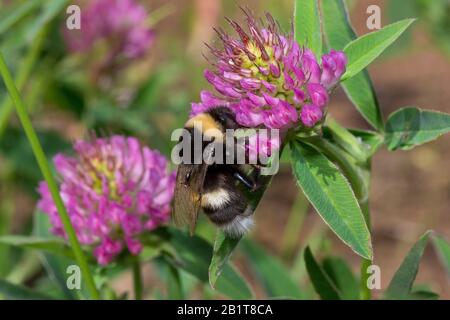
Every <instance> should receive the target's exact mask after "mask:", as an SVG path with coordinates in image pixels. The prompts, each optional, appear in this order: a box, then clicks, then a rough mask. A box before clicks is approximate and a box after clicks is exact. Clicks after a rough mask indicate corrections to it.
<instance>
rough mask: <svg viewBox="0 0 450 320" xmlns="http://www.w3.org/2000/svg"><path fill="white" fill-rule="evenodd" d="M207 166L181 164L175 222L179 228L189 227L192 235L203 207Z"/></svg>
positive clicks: (176, 190)
mask: <svg viewBox="0 0 450 320" xmlns="http://www.w3.org/2000/svg"><path fill="white" fill-rule="evenodd" d="M207 169H208V165H207V164H180V165H179V166H178V171H177V182H176V187H175V198H174V211H173V214H172V216H173V220H174V222H175V224H176V225H177V226H183V225H186V224H187V225H189V230H190V232H191V234H192V233H193V232H194V229H195V225H196V223H197V217H198V213H199V211H200V206H201V195H202V188H203V182H204V181H205V176H206V171H207Z"/></svg>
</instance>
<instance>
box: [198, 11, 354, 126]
mask: <svg viewBox="0 0 450 320" xmlns="http://www.w3.org/2000/svg"><path fill="white" fill-rule="evenodd" d="M243 11H244V14H245V20H246V27H243V26H241V25H239V24H238V23H237V22H235V21H233V20H231V19H227V21H228V22H229V23H230V25H231V26H232V27H233V29H234V30H235V31H236V33H237V37H232V36H231V35H229V34H227V33H226V32H225V31H223V30H221V29H216V32H217V34H218V36H219V39H220V41H221V42H222V48H214V47H212V46H208V47H209V48H210V50H211V53H212V55H213V56H214V60H212V61H211V64H212V66H213V69H212V70H206V71H205V73H204V75H205V78H206V79H207V80H208V82H209V83H210V84H211V85H212V86H213V87H214V89H215V91H216V93H212V92H209V91H203V92H202V94H201V102H200V103H193V104H192V112H191V114H192V115H195V114H197V113H200V112H203V111H205V110H207V109H209V108H213V107H216V106H218V105H221V106H227V107H229V108H230V109H231V110H233V111H234V113H235V114H236V119H237V121H238V122H239V123H240V124H241V125H242V126H246V127H267V128H275V129H282V130H285V129H289V128H291V127H297V126H299V125H300V126H304V127H312V126H314V125H315V124H316V123H318V122H319V121H320V120H321V119H320V118H319V119H316V118H317V115H318V114H319V112H317V110H316V111H315V112H314V117H312V118H309V120H310V121H308V123H304V122H303V121H302V117H301V115H302V111H301V110H302V108H303V106H305V105H311V104H312V105H315V106H317V107H318V108H320V111H321V112H320V114H321V115H324V114H325V112H324V109H325V108H326V105H327V103H328V101H329V96H328V95H329V91H330V90H331V89H332V88H333V87H334V86H335V85H336V84H337V83H338V82H339V80H340V78H341V76H342V75H343V74H344V72H345V67H346V64H347V59H346V57H345V54H344V53H343V52H338V51H334V50H332V51H331V52H330V53H329V54H325V55H323V56H322V59H321V62H322V65H320V64H319V62H318V60H317V58H316V56H315V55H314V54H313V52H312V51H311V50H310V49H308V48H303V47H300V46H299V44H298V43H297V42H296V41H295V40H294V38H293V33H292V32H290V33H288V34H283V33H281V32H280V31H279V28H278V24H277V23H276V21H275V20H274V19H273V17H272V16H271V15H270V14H266V19H265V22H261V23H260V22H258V21H257V20H256V19H255V18H254V17H253V16H252V14H251V13H250V12H249V11H248V10H243ZM303 113H304V114H305V113H309V112H303ZM311 120H317V121H315V123H313V124H312V123H311Z"/></svg>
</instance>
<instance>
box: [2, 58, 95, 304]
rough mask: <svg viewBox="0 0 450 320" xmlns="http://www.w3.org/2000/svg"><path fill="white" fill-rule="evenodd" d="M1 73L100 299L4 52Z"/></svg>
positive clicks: (91, 290)
mask: <svg viewBox="0 0 450 320" xmlns="http://www.w3.org/2000/svg"><path fill="white" fill-rule="evenodd" d="M0 73H1V75H2V77H3V81H4V82H5V85H6V88H7V90H8V93H9V95H10V96H11V99H12V101H13V103H14V105H15V106H16V111H17V114H18V116H19V119H20V122H21V123H22V126H23V129H24V131H25V134H26V135H27V138H28V141H29V143H30V145H31V148H32V150H33V153H34V156H35V157H36V160H37V163H38V165H39V168H40V169H41V172H42V175H43V176H44V179H45V181H46V182H47V184H48V188H49V190H50V193H51V195H52V198H53V201H54V202H55V205H56V208H57V209H58V215H59V217H60V219H61V222H62V224H63V226H64V231H65V232H66V234H67V237H68V239H69V242H70V245H71V247H72V250H73V253H74V255H75V259H76V261H77V263H78V265H79V267H80V269H81V272H82V274H83V277H84V280H85V282H86V284H87V287H88V290H89V293H90V295H91V297H92V298H93V299H99V298H100V295H99V293H98V290H97V288H96V286H95V282H94V278H93V277H92V275H91V272H90V271H89V266H88V263H87V259H86V257H85V255H84V253H83V250H82V249H81V245H80V242H79V241H78V238H77V236H76V234H75V230H74V228H73V226H72V223H71V222H70V218H69V215H68V214H67V211H66V208H65V207H64V203H63V201H62V199H61V195H60V194H59V190H58V186H57V184H56V181H55V179H54V178H53V175H52V173H51V171H50V165H49V164H48V161H47V158H46V156H45V153H44V150H43V149H42V146H41V144H40V142H39V139H38V136H37V134H36V131H35V130H34V128H33V125H32V124H31V120H30V118H29V116H28V114H27V111H26V108H25V105H24V103H23V101H22V98H21V97H20V94H19V91H18V90H17V87H16V85H15V84H14V81H13V79H12V76H11V73H10V72H9V69H8V67H7V65H6V63H5V60H4V58H3V54H1V53H0Z"/></svg>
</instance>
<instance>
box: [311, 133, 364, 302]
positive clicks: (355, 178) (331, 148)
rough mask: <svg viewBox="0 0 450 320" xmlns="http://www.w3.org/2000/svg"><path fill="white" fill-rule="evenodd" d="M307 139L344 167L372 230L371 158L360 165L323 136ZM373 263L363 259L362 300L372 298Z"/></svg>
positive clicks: (343, 169)
mask: <svg viewBox="0 0 450 320" xmlns="http://www.w3.org/2000/svg"><path fill="white" fill-rule="evenodd" d="M305 141H307V142H309V143H311V144H313V145H314V146H316V147H317V148H319V149H320V150H321V151H322V152H323V153H324V154H325V155H326V156H327V157H328V158H329V159H330V160H331V161H333V162H335V163H337V164H338V166H339V167H340V168H341V169H342V171H343V172H344V174H345V176H346V177H347V179H348V180H349V182H350V184H351V186H352V189H353V190H354V192H355V196H356V198H357V199H358V203H359V206H360V207H361V211H362V213H363V215H364V219H365V220H366V224H367V228H368V229H369V232H371V223H370V210H369V183H370V182H369V177H370V176H369V174H370V159H369V160H368V162H367V164H366V165H365V167H358V166H357V165H356V164H355V162H354V161H352V159H351V158H350V157H349V156H347V155H346V154H344V152H343V151H342V150H341V149H340V148H338V147H337V146H335V145H333V144H332V143H330V142H328V141H326V140H324V139H323V138H321V137H317V136H316V137H310V138H306V139H305ZM365 175H366V176H365ZM371 264H372V261H371V260H367V259H362V260H361V277H360V298H361V299H362V300H370V299H371V292H370V289H369V288H368V287H367V279H368V277H369V274H368V273H367V267H368V266H370V265H371Z"/></svg>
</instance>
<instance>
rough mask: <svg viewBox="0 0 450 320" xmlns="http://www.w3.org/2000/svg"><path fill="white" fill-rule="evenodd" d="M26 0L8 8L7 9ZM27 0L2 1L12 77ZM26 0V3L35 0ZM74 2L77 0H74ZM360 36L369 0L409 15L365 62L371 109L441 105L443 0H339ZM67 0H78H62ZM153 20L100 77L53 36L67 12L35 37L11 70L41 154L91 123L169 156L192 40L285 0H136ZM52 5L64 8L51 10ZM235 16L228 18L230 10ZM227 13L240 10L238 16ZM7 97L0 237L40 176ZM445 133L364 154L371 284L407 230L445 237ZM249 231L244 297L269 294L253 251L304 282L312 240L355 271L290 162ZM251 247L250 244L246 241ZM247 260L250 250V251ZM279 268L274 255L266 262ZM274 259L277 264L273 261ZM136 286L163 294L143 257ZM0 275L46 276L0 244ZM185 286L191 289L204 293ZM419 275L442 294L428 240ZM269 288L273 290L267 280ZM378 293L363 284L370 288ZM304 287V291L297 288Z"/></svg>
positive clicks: (282, 12)
mask: <svg viewBox="0 0 450 320" xmlns="http://www.w3.org/2000/svg"><path fill="white" fill-rule="evenodd" d="M25 2H28V3H29V5H28V6H29V7H30V8H28V10H27V11H25V12H20V16H18V17H17V16H13V15H12V14H11V13H12V12H16V13H17V10H16V11H14V9H15V8H17V6H18V5H20V4H23V3H25ZM32 2H33V1H32V0H24V1H17V0H15V1H0V48H1V51H2V52H3V53H4V55H5V57H6V60H7V62H8V64H9V66H10V67H11V68H12V70H13V73H14V74H15V75H16V76H20V73H21V72H24V71H25V72H26V68H27V66H26V62H24V61H26V59H25V60H24V58H25V57H26V56H27V54H28V52H29V50H30V47H32V46H33V43H34V42H35V39H36V37H38V36H39V35H38V34H36V30H38V29H39V28H38V27H39V26H41V25H42V24H44V23H45V22H46V21H47V20H46V19H48V17H49V16H51V14H52V11H51V10H52V8H45V6H44V7H41V6H39V5H35V6H34V7H33V4H32ZM34 2H36V3H37V2H38V1H34ZM82 2H86V1H81V2H80V3H82ZM348 2H349V6H350V8H351V12H350V13H351V18H352V22H353V24H354V26H355V28H356V30H357V32H358V34H360V35H361V34H364V33H367V32H369V30H368V29H367V26H366V20H367V18H368V14H367V13H366V9H367V7H368V6H369V5H373V4H375V5H379V6H380V7H381V9H382V11H381V12H382V21H383V25H386V24H388V23H390V22H392V21H397V20H399V19H401V18H406V17H418V18H419V21H418V22H417V23H416V24H415V25H414V26H413V28H411V29H410V31H408V33H407V34H406V35H404V36H403V37H402V38H401V39H400V41H398V43H397V44H395V45H394V46H393V48H391V49H389V52H387V53H386V54H384V55H383V57H382V58H380V59H378V60H377V61H376V62H375V63H374V64H373V65H372V66H371V67H370V73H371V75H372V77H373V81H374V85H375V89H376V91H377V93H378V96H379V99H380V104H381V108H382V111H383V112H384V114H389V113H391V112H392V111H394V110H396V109H398V108H400V107H403V106H412V105H414V106H419V107H424V108H427V109H434V110H440V111H444V112H447V113H450V103H449V101H450V90H449V83H450V2H449V1H447V0H407V1H405V0H384V1H381V0H367V1H366V0H353V1H348ZM74 3H76V1H75V2H74ZM140 3H142V4H143V5H144V6H145V7H146V8H147V10H148V12H149V14H150V15H151V16H152V17H153V19H154V23H155V34H156V38H155V42H154V44H153V46H152V48H151V49H150V50H149V52H148V54H147V55H146V56H144V57H142V58H140V59H139V60H137V61H134V62H133V63H131V64H129V65H127V66H126V68H123V69H121V70H119V71H118V72H116V73H115V74H112V75H108V76H107V77H106V80H104V79H93V78H92V77H91V76H90V75H91V74H92V71H93V70H94V69H95V67H96V63H98V61H97V59H96V57H95V56H88V57H82V56H80V55H73V54H70V53H69V52H67V49H66V47H65V44H64V41H63V39H62V36H61V28H62V26H63V24H64V21H65V20H64V19H65V17H66V16H65V14H59V15H57V16H56V18H55V20H54V22H52V24H51V25H50V27H49V29H48V33H47V34H46V35H45V37H43V39H42V41H44V44H43V49H42V50H41V52H39V55H38V57H37V63H36V64H35V65H34V67H33V69H32V70H31V71H32V72H30V73H29V76H27V77H26V78H25V79H23V89H22V93H23V96H24V97H25V103H26V105H27V106H28V108H29V112H30V114H31V117H32V120H33V123H34V125H35V128H36V129H37V130H38V133H39V136H40V138H41V141H42V143H43V145H44V148H45V151H46V153H47V155H48V156H49V158H51V157H52V156H53V155H54V154H55V153H56V152H61V151H68V150H70V144H71V142H73V141H74V140H76V139H79V138H85V137H87V136H88V134H89V133H90V132H92V131H96V132H97V133H98V134H100V135H108V134H111V133H115V134H129V135H134V136H137V137H139V138H140V139H141V140H142V141H144V142H145V143H146V144H148V145H149V146H150V147H152V148H157V149H159V150H161V151H162V152H163V153H164V154H166V155H168V156H169V155H170V150H171V146H172V143H171V141H170V134H171V132H172V130H173V129H175V128H179V127H182V126H183V123H184V122H185V120H186V118H187V116H188V113H189V110H190V103H191V102H193V101H198V100H199V92H200V91H201V90H202V89H203V88H209V85H208V84H207V82H206V80H205V79H204V78H203V70H204V69H205V68H206V67H207V62H206V60H205V59H204V57H203V54H205V55H208V50H207V48H206V47H205V45H204V42H208V43H212V44H214V42H215V34H214V31H213V30H212V27H213V26H222V27H224V28H225V29H229V27H228V25H227V24H226V22H225V20H224V17H225V16H228V17H233V18H236V17H239V16H241V14H240V9H239V8H238V5H242V6H248V7H249V8H251V9H252V10H253V11H254V12H255V13H257V14H263V13H264V12H265V11H269V12H271V13H272V14H273V15H274V17H275V18H277V19H278V20H279V21H280V24H281V26H282V28H283V29H284V30H289V29H290V23H291V21H290V20H291V16H292V10H293V1H291V0H267V1H257V0H253V1H250V0H248V1H244V0H239V1H227V0H222V1H221V0H152V1H140ZM63 13H64V10H63ZM237 19H238V18H237ZM238 20H239V19H238ZM7 105H8V100H7V96H6V93H5V89H4V87H3V86H0V234H10V233H14V234H30V233H32V228H33V222H32V220H33V212H34V206H35V203H36V201H37V193H36V188H37V183H38V181H39V180H41V174H40V171H39V170H38V167H37V164H36V162H35V160H34V158H33V155H32V153H31V150H30V148H29V145H28V142H27V140H26V138H25V136H24V134H23V133H22V130H21V126H20V123H19V122H18V120H17V118H16V117H15V115H14V114H11V116H10V115H9V112H8V111H5V110H8V109H10V108H8V106H7ZM330 112H331V113H332V114H333V116H334V117H335V118H337V119H338V120H340V121H341V122H342V123H343V124H345V125H347V126H349V127H356V128H369V126H368V124H367V123H366V122H365V121H364V120H363V119H362V118H361V117H360V115H359V114H358V113H357V112H356V111H355V109H354V108H353V106H352V105H351V103H350V102H349V101H348V100H347V99H346V97H345V94H344V93H343V92H342V90H340V89H339V90H337V92H336V93H335V94H334V96H333V97H332V99H331V104H330ZM449 159H450V136H445V137H443V138H441V139H439V140H438V141H435V142H433V143H430V144H428V145H426V146H423V147H421V148H418V149H415V150H413V151H411V152H410V153H408V154H406V153H401V152H400V153H395V154H393V153H389V152H387V151H382V152H380V153H379V154H378V155H377V156H376V158H375V159H374V168H373V188H372V192H371V198H372V199H371V201H372V202H371V205H372V212H373V218H372V219H373V241H374V250H375V252H374V255H375V264H377V265H379V266H380V268H381V271H382V288H385V287H386V285H387V283H388V281H389V279H391V278H392V275H393V273H394V272H395V270H396V269H397V267H398V266H399V264H400V263H401V261H402V259H403V257H404V256H405V255H406V253H407V251H408V250H409V248H410V247H411V246H412V244H413V243H414V242H415V240H416V239H417V238H418V237H419V236H420V235H421V234H422V233H423V232H424V231H425V230H426V229H434V230H435V231H437V232H438V233H440V234H442V235H444V236H445V237H446V238H447V239H449V238H450V212H449V208H450V165H449ZM256 221H257V222H256V228H255V229H254V231H253V233H252V235H251V239H252V240H254V241H252V242H250V241H248V242H246V243H245V244H244V245H243V249H242V250H239V251H238V252H237V253H236V255H235V261H236V264H237V266H238V267H239V269H240V270H241V272H242V273H243V274H244V276H245V277H246V278H247V279H249V280H250V282H251V283H252V285H253V287H254V289H255V294H256V297H258V298H263V297H266V296H268V295H269V293H270V289H271V284H267V283H264V281H258V277H262V278H263V279H264V272H270V271H273V270H274V269H272V270H270V268H269V270H268V271H267V270H260V269H258V263H263V264H264V265H266V266H269V267H270V266H272V265H271V263H272V262H267V261H266V260H261V259H262V258H261V255H258V250H262V249H264V250H265V251H267V252H268V253H269V254H270V255H271V256H276V257H278V259H277V260H276V263H275V264H277V263H280V261H281V262H282V263H283V264H284V265H285V266H287V267H288V268H289V270H291V274H292V277H293V278H294V279H296V281H298V282H299V283H301V285H302V287H303V288H310V284H309V283H308V282H307V279H306V278H307V277H306V276H305V275H306V273H305V267H304V265H303V262H302V259H300V257H301V254H300V253H301V250H302V249H303V248H304V247H305V246H306V245H307V244H310V245H311V246H312V247H313V248H314V249H315V251H316V252H319V253H322V254H324V255H325V254H332V255H335V256H341V257H344V258H345V259H347V260H348V261H350V262H351V267H352V269H353V271H354V272H358V263H359V259H358V257H357V256H356V255H355V254H354V253H353V252H352V251H351V250H350V249H348V248H347V247H345V246H344V245H343V244H341V243H340V241H337V239H336V238H335V236H334V235H333V234H332V233H331V232H330V231H328V230H327V228H326V226H325V225H324V223H323V221H322V220H321V219H320V217H319V216H318V215H317V214H315V213H314V212H313V210H312V209H311V208H310V207H309V206H308V205H307V204H306V201H305V199H304V198H303V196H301V195H299V194H297V188H296V186H295V183H294V180H293V178H292V175H291V174H290V167H289V165H283V166H282V168H281V171H280V173H279V174H278V175H277V176H276V177H275V179H274V182H273V183H272V185H271V188H270V189H269V191H268V193H267V194H266V196H265V197H264V200H263V202H262V203H261V205H260V207H259V209H258V210H257V212H256ZM198 232H199V233H200V234H201V235H203V236H204V237H205V238H207V239H212V237H213V235H214V228H213V227H212V225H211V224H210V223H208V222H207V221H202V222H201V224H200V227H199V231H198ZM255 245H257V246H256V247H255ZM258 257H259V258H258ZM277 266H278V265H277ZM274 268H276V266H275V267H274ZM144 276H145V277H144V278H145V286H146V287H147V288H149V290H150V291H151V292H152V294H154V296H156V297H157V296H158V294H162V293H164V290H165V287H164V285H163V283H162V282H161V280H160V273H159V271H158V270H157V267H155V266H154V265H146V266H145V273H144ZM0 278H7V279H8V280H9V281H11V282H14V283H22V284H25V285H26V286H29V287H42V288H45V287H46V286H47V287H49V288H50V287H51V285H50V284H49V283H48V281H49V280H48V279H47V277H45V270H44V268H43V265H42V263H41V260H39V258H38V256H37V254H36V253H34V252H32V251H24V250H19V249H12V248H10V247H6V246H1V245H0ZM186 283H188V287H189V288H190V290H189V295H188V297H190V298H200V297H216V295H215V294H214V293H212V292H211V291H210V290H206V289H204V288H200V286H199V285H198V284H196V283H195V281H194V280H193V279H190V280H189V279H188V280H186ZM417 283H419V284H420V283H427V284H428V286H430V287H431V288H432V289H433V290H434V291H436V292H439V293H441V294H442V295H441V298H446V299H450V285H449V284H450V283H449V278H448V277H447V275H446V272H445V270H444V269H443V267H442V266H441V265H440V264H439V262H438V257H437V256H436V254H435V252H434V251H433V250H427V252H426V255H425V258H424V259H423V261H422V264H421V269H420V272H419V275H418V280H417ZM130 285H131V276H130V275H129V274H128V273H125V274H122V275H120V276H117V277H115V279H114V283H113V286H114V288H116V289H117V290H118V291H119V292H125V291H127V290H128V289H129V287H130ZM272 290H275V289H274V288H272ZM377 295H378V293H377V291H375V296H377ZM305 297H314V295H313V294H312V292H311V290H307V289H305Z"/></svg>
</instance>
